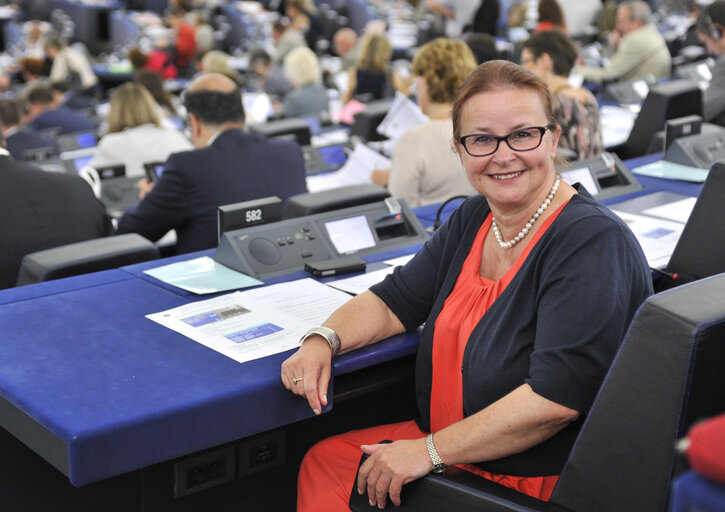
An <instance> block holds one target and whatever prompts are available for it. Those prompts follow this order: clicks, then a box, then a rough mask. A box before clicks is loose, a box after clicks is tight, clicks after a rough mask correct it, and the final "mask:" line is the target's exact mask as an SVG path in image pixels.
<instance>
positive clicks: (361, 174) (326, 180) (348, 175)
mask: <svg viewBox="0 0 725 512" xmlns="http://www.w3.org/2000/svg"><path fill="white" fill-rule="evenodd" d="M392 165H393V164H392V162H391V161H390V159H389V158H387V157H384V156H383V155H381V154H380V153H378V152H376V151H373V150H372V149H370V148H369V147H367V146H366V145H365V144H361V143H359V142H358V143H356V144H355V148H354V149H353V151H352V153H351V154H350V156H348V157H347V162H345V164H344V165H343V166H342V167H340V169H339V170H337V171H335V172H330V173H324V174H317V175H315V176H308V177H307V190H308V191H309V192H319V191H321V190H328V189H331V188H336V187H344V186H346V185H356V184H358V183H370V175H371V174H372V172H373V171H374V170H375V169H389V168H390V167H391V166H392Z"/></svg>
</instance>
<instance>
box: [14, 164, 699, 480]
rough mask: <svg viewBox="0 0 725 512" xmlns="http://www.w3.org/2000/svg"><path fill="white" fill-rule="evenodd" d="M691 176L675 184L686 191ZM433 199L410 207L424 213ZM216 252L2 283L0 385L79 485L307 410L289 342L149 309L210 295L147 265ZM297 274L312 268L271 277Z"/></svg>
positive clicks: (385, 350)
mask: <svg viewBox="0 0 725 512" xmlns="http://www.w3.org/2000/svg"><path fill="white" fill-rule="evenodd" d="M642 181H643V183H647V182H650V183H649V186H647V185H645V187H646V188H645V190H644V191H643V192H641V193H647V192H653V191H655V190H662V189H663V188H666V187H663V186H662V184H661V183H658V182H661V181H663V180H657V179H656V178H649V179H646V180H645V179H643V180H642ZM687 185H689V184H686V186H685V187H684V188H682V187H678V189H677V191H678V192H680V193H684V194H687V195H693V194H691V193H688V191H687ZM697 190H699V188H698V189H697ZM629 197H631V196H628V197H627V198H629ZM455 206H456V203H453V204H452V205H451V206H450V207H449V208H446V211H445V212H444V215H443V216H444V218H445V217H446V216H447V215H448V214H449V213H450V211H452V210H453V208H455ZM437 209H438V207H437V205H436V206H427V207H422V208H419V209H417V210H416V213H417V214H418V215H419V217H420V218H421V221H422V222H423V224H424V225H431V224H432V223H433V220H434V219H435V215H436V211H437ZM414 250H416V248H415V247H412V248H407V249H400V250H396V251H392V252H389V253H385V254H379V255H374V256H368V257H365V258H364V259H366V260H367V262H368V268H369V269H370V270H375V269H376V268H379V267H381V266H382V263H381V260H383V259H386V258H389V257H395V256H399V255H402V254H407V253H410V252H412V251H414ZM212 253H213V251H202V252H201V253H196V254H193V255H184V256H179V257H176V258H170V259H167V260H164V261H163V262H159V261H153V262H147V263H143V264H138V265H131V266H128V267H123V268H121V269H118V270H111V271H106V272H99V273H95V274H88V275H85V276H79V277H74V278H68V279H62V280H59V281H52V282H47V283H41V284H38V285H31V286H27V287H22V288H15V289H8V290H3V291H0V325H1V326H2V337H3V349H2V351H0V395H2V397H4V398H5V399H6V400H7V401H8V402H9V403H10V404H12V405H13V406H14V407H15V408H16V409H17V410H19V411H21V413H20V414H26V415H28V416H29V417H31V418H32V419H33V420H34V421H35V422H37V423H38V424H40V425H41V426H43V427H45V429H47V430H48V431H49V432H50V433H51V434H52V435H54V436H55V437H57V438H58V439H59V440H60V441H62V443H64V445H65V446H67V452H68V454H67V467H59V469H61V470H63V471H65V472H66V473H67V475H68V476H69V478H70V481H71V483H73V484H74V485H76V486H81V485H85V484H88V483H91V482H94V481H97V480H100V479H103V478H108V477H111V476H115V475H118V474H122V473H124V472H128V471H131V470H135V469H139V468H142V467H145V466H148V465H151V464H155V463H158V462H162V461H164V460H168V459H171V458H174V457H178V456H182V455H185V454H189V453H193V452H195V451H198V450H202V449H205V448H208V447H211V446H216V445H219V444H222V443H225V442H229V441H233V440H236V439H239V438H242V437H245V436H249V435H252V434H255V433H258V432H263V431H266V430H269V429H272V428H276V427H280V426H283V425H286V424H289V423H292V422H295V421H298V420H301V419H304V418H308V417H311V416H312V412H311V411H310V409H309V407H308V406H307V404H306V402H305V401H304V400H302V399H300V398H298V397H295V396H293V395H292V394H290V393H289V392H287V391H286V390H285V389H284V387H283V386H282V384H281V382H280V380H279V368H280V364H281V363H282V361H283V360H284V359H285V358H286V357H288V356H289V352H287V353H282V354H277V355H274V356H271V357H267V358H264V359H260V360H255V361H250V362H248V363H244V364H239V363H237V362H235V361H233V360H231V359H228V358H226V357H225V356H223V355H221V354H218V353H217V352H215V351H213V350H210V349H208V348H206V347H204V346H203V345H201V344H199V343H196V342H194V341H193V340H190V339H188V338H186V337H184V336H182V335H180V334H178V333H176V332H173V331H171V330H169V329H167V328H165V327H163V326H160V325H158V324H156V323H155V322H152V321H150V320H148V319H146V318H145V315H146V314H149V313H154V312H158V311H163V310H165V309H169V308H173V307H177V306H180V305H183V304H185V303H188V302H190V301H194V300H200V299H203V298H205V297H198V296H194V295H192V294H189V293H187V292H184V291H181V290H179V289H176V288H174V287H171V286H168V285H165V284H163V283H160V282H159V281H157V280H155V279H153V278H151V277H149V276H147V275H145V274H144V273H143V270H145V269H147V268H151V267H155V266H158V265H161V264H167V263H171V262H173V261H175V260H180V259H187V258H190V257H196V256H199V255H210V254H212ZM301 277H309V276H308V274H306V273H303V272H297V273H292V274H290V275H287V276H284V277H281V278H275V279H270V280H268V281H267V283H268V284H271V283H273V282H279V281H284V280H290V279H297V278H301ZM322 281H323V282H324V281H325V280H322ZM416 346H417V334H415V333H414V334H410V335H400V336H396V337H393V338H391V339H388V340H385V341H383V342H380V343H378V344H375V345H372V346H369V347H366V348H364V349H361V350H358V351H355V352H353V353H350V354H345V355H343V356H340V357H338V358H336V359H335V362H334V372H335V375H340V374H344V373H348V372H352V371H355V370H358V369H360V368H364V367H367V366H371V365H374V364H377V363H380V362H383V361H388V360H392V359H396V358H399V357H403V356H405V355H409V354H412V353H414V352H415V350H416ZM330 396H333V393H330ZM326 410H329V406H328V408H327V409H326ZM0 424H3V425H5V423H4V419H3V418H0ZM23 441H24V442H25V440H23ZM31 448H34V449H36V448H37V447H33V446H31ZM40 454H41V455H43V453H40ZM56 465H57V464H56ZM57 466H58V465H57Z"/></svg>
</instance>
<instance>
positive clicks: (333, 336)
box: [300, 326, 340, 357]
mask: <svg viewBox="0 0 725 512" xmlns="http://www.w3.org/2000/svg"><path fill="white" fill-rule="evenodd" d="M313 334H318V335H320V336H322V337H323V338H325V340H326V341H327V343H329V344H330V350H332V357H335V356H336V355H337V354H338V353H339V352H340V337H339V336H338V335H337V333H336V332H335V331H333V330H332V329H330V328H329V327H323V326H319V327H313V328H312V329H310V330H309V331H307V332H306V333H305V334H304V336H302V339H300V345H302V343H304V341H305V340H306V339H307V338H309V337H310V336H312V335H313Z"/></svg>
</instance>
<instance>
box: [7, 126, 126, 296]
mask: <svg viewBox="0 0 725 512" xmlns="http://www.w3.org/2000/svg"><path fill="white" fill-rule="evenodd" d="M1 139H2V137H0V145H2V142H1ZM0 168H2V172H0V218H2V219H3V221H2V222H1V223H0V245H1V246H2V248H3V249H2V251H0V288H10V287H12V286H15V281H16V279H17V276H18V270H19V269H20V262H21V261H22V259H23V256H25V255H26V254H29V253H31V252H35V251H42V250H44V249H51V248H53V247H58V246H61V245H65V244H71V243H74V242H82V241H83V240H90V239H93V238H100V237H102V236H106V235H110V234H112V231H113V228H112V227H111V221H110V219H109V217H108V215H106V209H105V208H104V206H103V205H102V204H101V202H100V201H99V200H98V199H96V197H95V196H94V195H93V191H92V190H91V187H90V186H88V184H87V183H86V182H85V181H83V180H82V179H81V178H80V177H79V176H77V175H71V174H63V173H54V172H47V171H42V170H40V169H37V168H35V167H33V166H31V165H28V164H27V163H23V162H18V161H16V160H13V159H12V158H11V157H10V155H9V154H8V152H7V150H5V149H4V147H3V148H0Z"/></svg>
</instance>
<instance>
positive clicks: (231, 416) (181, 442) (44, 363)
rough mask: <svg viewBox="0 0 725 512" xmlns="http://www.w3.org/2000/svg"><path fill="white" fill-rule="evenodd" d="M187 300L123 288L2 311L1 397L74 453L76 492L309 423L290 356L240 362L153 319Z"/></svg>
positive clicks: (128, 284)
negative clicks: (286, 366) (284, 380)
mask: <svg viewBox="0 0 725 512" xmlns="http://www.w3.org/2000/svg"><path fill="white" fill-rule="evenodd" d="M185 302H186V301H185V300H184V299H183V298H180V297H179V296H178V295H176V294H173V293H170V292H168V291H166V290H164V289H163V288H160V287H158V286H154V285H152V284H149V283H147V282H144V281H142V280H139V279H126V280H120V281H116V282H112V283H107V284H102V285H98V286H93V287H90V288H85V289H75V290H69V291H67V292H64V293H56V294H53V295H49V296H45V297H38V298H36V299H34V300H24V301H21V302H16V303H12V304H5V305H4V306H3V307H2V308H0V325H2V326H3V350H2V352H1V353H0V376H1V377H0V393H1V394H2V396H3V397H5V399H7V400H8V401H9V402H10V403H12V404H14V405H15V406H16V407H17V408H18V409H20V410H21V411H23V412H24V413H26V414H27V415H29V416H30V417H32V418H33V419H34V420H35V421H37V422H38V423H39V424H40V425H42V426H43V427H45V428H46V429H48V430H49V431H50V432H51V433H52V434H54V435H55V436H57V437H58V438H59V439H60V440H62V441H63V442H64V443H65V444H67V446H68V465H69V471H68V473H69V474H68V476H69V478H70V481H71V483H72V484H74V485H76V486H81V485H84V484H88V483H90V482H94V481H96V480H100V479H103V478H107V477H110V476H114V475H118V474H121V473H124V472H127V471H131V470H134V469H138V468H141V467H145V466H148V465H150V464H154V463H157V462H160V461H164V460H167V459H170V458H174V457H178V456H181V455H185V454H188V453H192V452H195V451H198V450H201V449H204V448H208V447H211V446H215V445H218V444H221V443H225V442H228V441H233V440H236V439H239V438H241V437H245V436H248V435H251V434H254V433H258V432H262V431H266V430H269V429H272V428H276V427H279V426H281V425H285V424H288V423H292V422H295V421H298V420H300V419H303V418H308V417H310V416H312V412H311V411H310V409H309V406H308V405H307V404H306V402H305V401H304V400H301V399H299V398H297V397H295V396H293V395H292V394H290V393H289V392H288V391H287V390H285V389H284V388H283V386H282V384H281V382H280V380H279V368H280V364H281V363H282V361H283V360H284V358H285V357H287V356H288V355H289V354H278V355H276V356H272V357H268V358H265V359H261V360H256V361H251V362H249V363H245V364H239V363H236V362H234V361H233V360H231V359H229V358H227V357H225V356H222V355H221V354H218V353H217V352H215V351H213V350H209V349H208V348H206V347H204V346H203V345H200V344H199V343H196V342H194V341H192V340H190V339H188V338H186V337H184V336H182V335H180V334H177V333H175V332H173V331H171V330H169V329H167V328H165V327H162V326H161V325H158V324H156V323H154V322H152V321H150V320H147V319H146V318H144V315H145V314H147V313H151V312H157V311H162V310H164V309H168V308H172V307H176V306H179V305H182V304H184V303H185ZM41 455H42V454H41Z"/></svg>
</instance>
